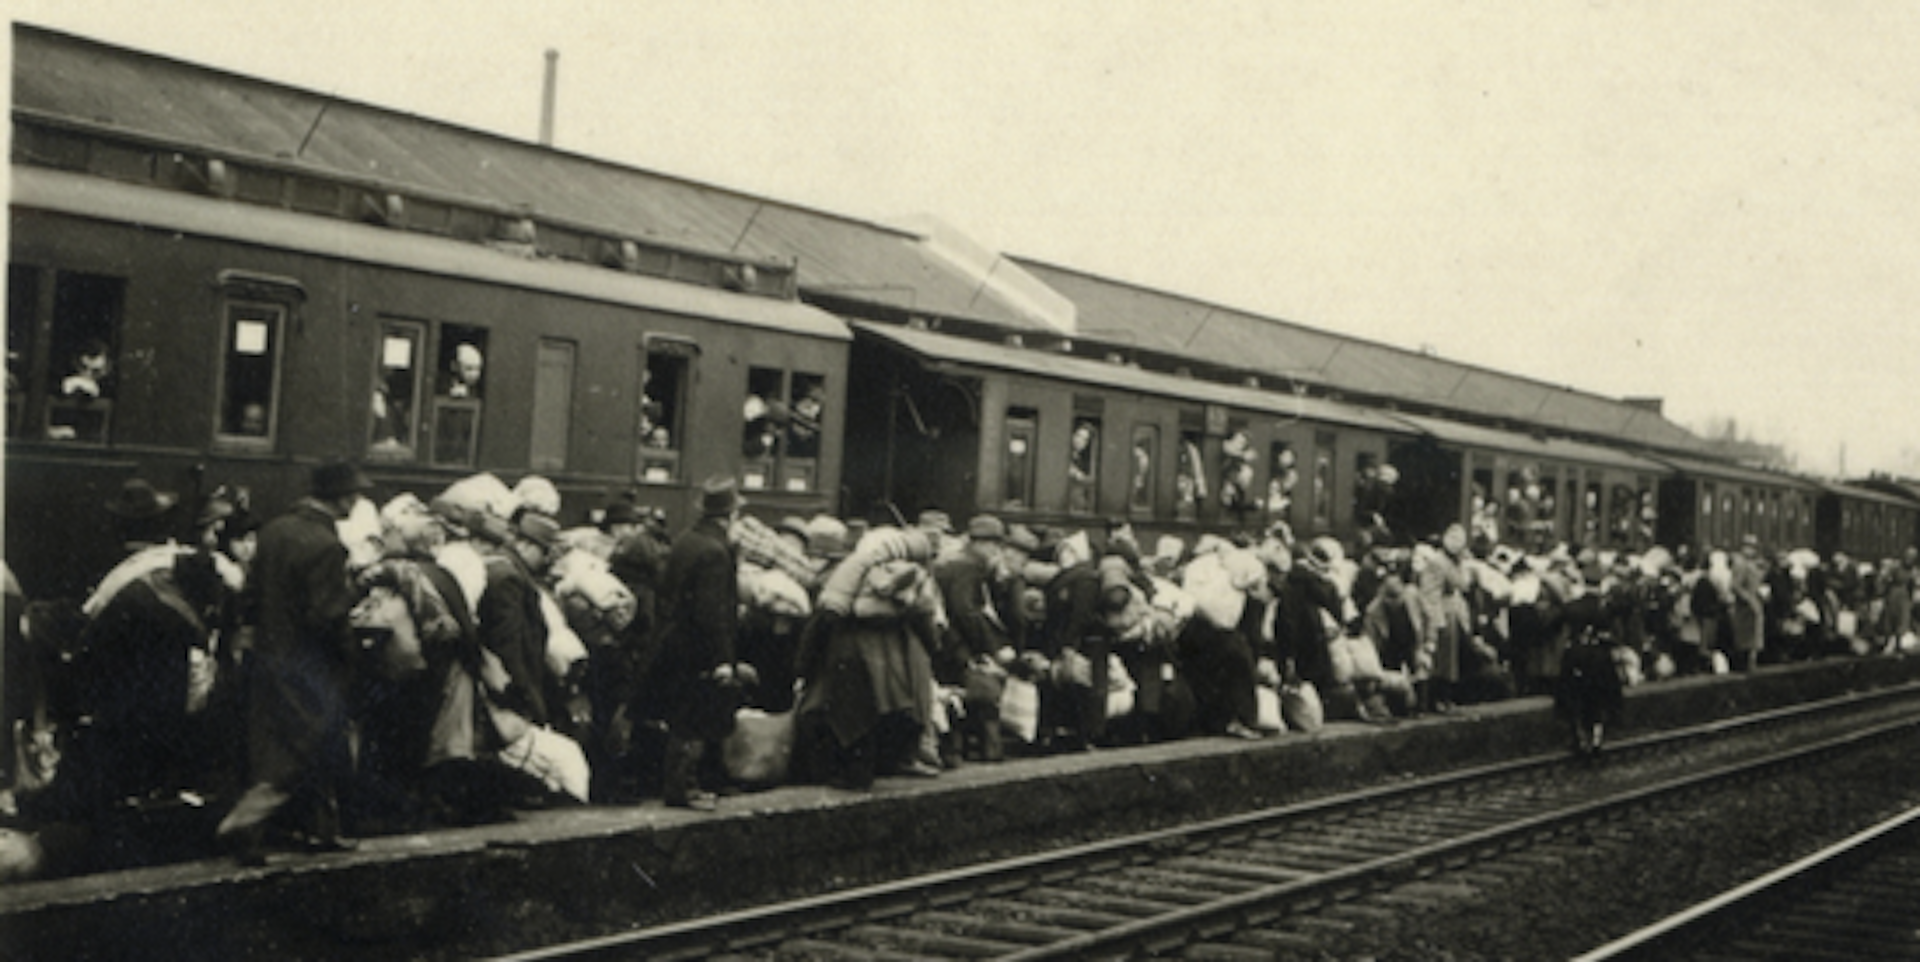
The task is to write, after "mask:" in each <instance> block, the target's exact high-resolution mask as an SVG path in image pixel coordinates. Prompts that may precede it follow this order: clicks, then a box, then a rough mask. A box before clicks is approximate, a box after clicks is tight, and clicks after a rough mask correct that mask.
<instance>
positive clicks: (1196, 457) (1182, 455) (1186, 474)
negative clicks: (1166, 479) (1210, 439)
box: [1173, 431, 1207, 521]
mask: <svg viewBox="0 0 1920 962" xmlns="http://www.w3.org/2000/svg"><path fill="white" fill-rule="evenodd" d="M1200 440H1201V434H1200V432H1199V431H1182V432H1180V451H1179V456H1178V458H1176V459H1175V461H1176V463H1175V464H1174V473H1173V511H1174V516H1175V517H1177V518H1179V519H1180V520H1182V521H1191V520H1193V518H1194V517H1195V515H1196V514H1197V513H1198V512H1199V510H1200V502H1202V501H1205V500H1206V499H1207V471H1206V468H1205V467H1204V466H1203V465H1202V464H1201V462H1200Z"/></svg>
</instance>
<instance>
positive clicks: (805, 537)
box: [774, 514, 813, 545]
mask: <svg viewBox="0 0 1920 962" xmlns="http://www.w3.org/2000/svg"><path fill="white" fill-rule="evenodd" d="M774 530H776V531H780V532H784V533H786V534H790V535H793V536H795V537H797V538H799V539H800V543H801V544H809V545H810V544H812V543H813V533H812V532H810V531H808V530H807V519H805V518H802V517H799V516H798V515H791V514H790V515H787V516H786V517H784V518H781V519H780V523H779V524H778V525H775V526H774Z"/></svg>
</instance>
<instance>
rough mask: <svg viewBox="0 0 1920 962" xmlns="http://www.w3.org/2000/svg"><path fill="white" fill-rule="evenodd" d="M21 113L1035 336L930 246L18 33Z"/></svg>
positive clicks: (403, 118) (272, 87)
mask: <svg viewBox="0 0 1920 962" xmlns="http://www.w3.org/2000/svg"><path fill="white" fill-rule="evenodd" d="M13 36H14V49H13V55H14V69H13V103H14V107H15V110H16V111H21V110H24V111H27V112H30V113H38V114H42V115H46V116H50V117H55V118H66V119H69V120H72V121H74V122H77V123H80V124H84V125H89V126H97V127H103V128H106V129H109V130H117V131H121V132H125V133H129V134H133V135H136V136H140V137H143V138H147V139H153V140H158V141H161V142H165V143H169V144H173V145H176V146H183V147H185V146H191V147H199V148H203V149H205V150H206V151H207V152H209V153H211V154H213V155H214V156H224V157H228V158H232V159H240V158H242V157H254V158H262V159H277V160H278V162H280V163H283V164H293V165H296V166H298V167H301V168H305V169H308V170H310V171H312V172H314V173H316V174H319V175H326V174H329V173H331V174H336V175H339V176H342V177H346V178H350V179H352V180H355V181H364V180H368V179H372V180H374V181H377V182H379V183H381V184H385V185H388V186H390V187H392V188H393V189H396V190H401V191H403V192H404V191H405V190H406V189H408V188H413V189H416V190H423V191H427V192H431V193H433V194H439V195H446V196H448V197H450V198H457V199H468V200H472V201H476V202H484V203H488V204H490V205H496V206H497V205H508V206H522V207H524V208H526V209H528V210H529V211H530V212H531V213H534V214H536V215H543V216H549V217H552V218H555V219H556V220H562V221H565V222H568V223H572V224H578V225H581V226H582V227H590V228H593V229H598V230H604V231H606V232H607V233H609V234H611V235H614V236H621V237H631V238H635V239H639V240H655V241H657V242H660V243H663V244H669V245H672V246H676V247H683V248H688V249H691V250H696V251H706V252H710V253H716V254H733V255H736V256H741V257H747V258H754V259H761V260H794V259H797V260H798V263H799V283H800V287H801V288H802V290H807V291H818V292H822V293H827V294H831V295H833V296H835V297H840V298H843V299H845V300H848V301H853V302H871V303H879V304H886V305H891V306H896V307H902V308H908V309H911V310H915V311H919V312H924V313H927V314H934V315H945V316H952V317H960V318H970V319H976V320H981V321H985V322H989V323H993V324H1001V325H1006V326H1009V327H1012V328H1016V329H1018V328H1032V327H1034V326H1035V325H1033V323H1032V322H1030V321H1029V320H1027V318H1026V316H1025V315H1024V314H1023V312H1022V311H1020V310H1019V309H1017V308H1016V307H1015V306H1013V305H1009V304H1005V303H1002V302H1000V301H999V300H998V299H997V298H996V297H994V296H993V293H992V292H991V291H987V292H984V293H983V292H982V291H981V290H980V285H979V284H978V283H977V282H976V281H975V280H973V279H971V278H968V277H966V276H963V275H962V274H961V273H959V272H957V271H955V270H954V269H953V268H952V267H951V266H950V265H948V264H947V263H946V262H944V261H942V260H940V259H939V258H937V257H935V256H933V255H932V254H931V253H929V252H928V251H926V250H925V249H924V247H923V245H922V244H921V243H920V238H919V236H918V235H916V234H912V233H909V232H906V231H901V230H897V229H894V228H891V227H887V226H884V225H879V224H873V223H869V222H866V221H861V220H857V219H853V218H848V217H842V216H838V215H833V214H828V213H824V212H821V211H816V210H812V209H809V208H805V207H802V206H799V205H793V204H784V203H781V202H778V201H774V200H770V199H767V198H761V197H754V196H750V195H747V194H743V193H739V192H735V191H730V190H725V189H722V188H718V187H714V186H710V185H705V184H700V183H695V182H692V181H688V180H683V179H680V178H675V177H671V176H667V175H663V174H658V173H653V172H649V171H645V170H641V169H637V168H633V167H627V166H622V165H618V164H613V163H609V162H606V161H601V160H596V159H593V158H589V157H584V156H580V155H577V154H571V153H567V152H565V151H560V150H555V149H552V148H548V147H542V146H539V145H537V144H534V143H529V142H525V141H519V140H514V139H512V138H508V137H502V136H499V135H495V134H490V133H485V132H481V131H475V130H470V129H466V128H461V127H456V126H453V125H450V124H445V123H441V122H438V121H433V120H428V119H425V118H422V117H418V116H414V115H411V114H406V113H402V112H399V111H394V110H388V109H384V108H380V107H375V106H370V105H367V104H362V103H357V102H354V101H348V100H341V99H338V98H334V97H329V96H326V95H324V94H320V93H315V92H313V91H308V90H302V89H298V88H294V87H288V86H283V85H279V84H274V83H269V82H267V81H263V80H259V79H255V78H251V77H245V76H241V75H238V74H232V73H228V72H224V71H218V70H213V69H210V68H206V67H201V66H197V65H193V64H187V63H182V62H179V61H175V60H171V59H167V58H163V57H158V56H154V55H151V54H146V53H141V52H138V51H132V50H127V49H124V48H119V47H114V46H110V45H106V44H101V43H98V42H95V41H92V40H87V39H83V38H79V37H73V36H69V35H65V34H60V33H55V32H51V31H45V30H42V29H39V28H34V27H28V26H24V25H18V24H16V25H15V27H14V33H13Z"/></svg>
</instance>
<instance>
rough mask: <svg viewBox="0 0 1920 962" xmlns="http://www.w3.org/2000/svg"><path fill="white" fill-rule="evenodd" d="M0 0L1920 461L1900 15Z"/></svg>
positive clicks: (1907, 58) (1862, 467)
mask: <svg viewBox="0 0 1920 962" xmlns="http://www.w3.org/2000/svg"><path fill="white" fill-rule="evenodd" d="M12 9H14V11H15V13H14V16H15V18H16V19H20V20H25V21H28V22H32V23H36V24H39V25H42V26H47V27H52V28H56V29H61V30H67V31H71V32H74V33H79V34H83V35H86V36H90V37H94V38H97V39H101V40H105V41H108V42H112V43H117V44H122V45H125V46H131V47H135V48H139V49H143V50H149V51H152V52H156V53H160V54H164V55H167V56H172V57H176V58H179V59H183V60H188V61H193V62H198V63H205V64H210V65H213V66H218V67H222V68H226V69H230V70H234V71H237V72H240V73H245V74H250V75H254V76H259V77H264V78H266V79H270V80H274V81H279V82H283V83H289V84H293V85H296V86H301V87H308V88H313V89H317V90H320V91H324V92H330V93H334V94H337V95H339V96H343V97H348V98H352V99H355V100H362V101H367V102H370V103H374V104H377V105H381V106H385V107H392V108H396V109H400V110H404V111H407V112H410V113H416V114H421V115H425V116H429V117H433V118H437V119H441V120H446V121H449V122H453V123H457V124H461V125H465V126H470V127H475V128H480V129H484V130H489V131H494V132H498V133H504V134H507V135H510V136H515V137H521V138H524V139H527V140H532V139H534V138H535V137H536V135H537V132H538V123H539V104H540V82H541V72H542V69H543V62H544V61H543V53H544V51H545V50H546V49H548V48H554V49H557V50H559V51H560V83H559V110H558V111H557V131H556V136H555V142H556V145H557V146H559V147H562V148H565V149H568V150H572V151H576V152H580V153H584V154H589V155H593V156H597V157H603V158H606V159H609V160H614V161H617V162H620V163H625V164H631V165H634V166H638V167H643V168H647V169H651V170H656V171H660V172H663V173H669V174H675V175H679V176H683V177H688V178H692V179H696V180H701V181H707V182H711V183H714V184H718V185H721V186H725V187H729V188H734V189H738V190H743V191H748V192H752V193H759V194H765V195H769V196H772V197H774V198H777V199H780V200H785V201H790V202H795V203H801V204H807V205H811V206H816V207H821V208H825V209H828V210H833V211H837V212H841V213H845V214H849V215H853V216H858V217H866V218H872V219H880V220H886V219H891V218H893V217H895V216H896V215H906V214H913V213H919V212H926V213H931V214H934V215H936V216H938V217H940V218H941V219H943V220H945V221H947V222H948V223H950V224H953V225H954V226H956V227H958V228H960V229H961V230H962V231H964V232H966V233H967V234H969V235H970V236H972V237H973V238H974V239H976V240H978V241H980V242H982V243H984V244H986V245H988V246H990V247H993V248H996V249H999V250H1003V251H1006V252H1009V253H1012V254H1015V255H1019V256H1025V257H1031V258H1037V259H1040V260H1045V261H1050V262H1054V263H1059V264H1062V265H1064V266H1068V267H1073V268H1078V269H1082V270H1087V271H1092V272H1094V273H1098V274H1103V275H1107V276H1111V277H1115V278H1118V279H1121V280H1124V281H1129V282H1133V283H1138V284H1143V285H1146V286H1150V287H1155V288H1161V289H1166V290H1170V291H1174V292H1177V293H1181V294H1187V295H1192V296H1195V297H1199V298H1203V299H1206V300H1210V301H1215V302H1219V303H1223V304H1226V305H1230V306H1234V307H1240V308H1245V309H1249V310H1253V311H1257V312H1260V313H1265V314H1270V315H1274V316H1278V317H1283V318H1286V319H1288V320H1293V321H1298V322H1301V323H1304V324H1309V325H1312V326H1315V327H1320V328H1325V329H1328V330H1332V331H1337V332H1341V333H1345V334H1351V335H1355V336H1359V337H1365V338H1370V339H1373V340H1378V341H1383V342H1386V343H1390V344H1396V345H1400V346H1403V347H1408V348H1418V347H1420V346H1422V345H1431V346H1432V347H1433V349H1435V350H1436V351H1438V353H1439V354H1441V355H1442V356H1444V357H1449V358H1454V359H1457V360H1462V361H1470V362H1474V363H1479V364H1485V365H1488V366H1491V367H1496V368H1500V369H1502V370H1507V371H1512V372H1515V373H1520V374H1525V375H1528V376H1532V377H1537V378H1539V379H1542V380H1546V381H1550V382H1554V383H1564V384H1570V385H1573V386H1575V387H1579V388H1582V389H1585V390H1590V391H1594V392H1597V393H1600V394H1606V395H1610V396H1616V397H1618V396H1624V395H1657V396H1661V397H1664V398H1665V399H1666V403H1667V407H1666V412H1667V414H1668V416H1669V417H1671V418H1673V419H1674V420H1676V421H1678V422H1680V423H1682V424H1684V425H1687V426H1689V427H1695V428H1698V427H1700V426H1702V424H1703V423H1704V422H1705V421H1706V420H1707V419H1709V418H1713V417H1725V416H1729V415H1731V416H1735V417H1738V418H1739V420H1740V422H1741V424H1742V425H1743V427H1745V428H1747V429H1749V430H1751V431H1753V432H1754V433H1755V434H1757V435H1758V436H1759V438H1760V439H1761V440H1765V441H1772V442H1777V443H1783V444H1786V445H1788V446H1789V447H1790V448H1792V449H1793V450H1794V451H1796V452H1797V453H1798V455H1799V457H1800V464H1801V467H1802V468H1803V469H1804V470H1809V471H1813V472H1817V473H1831V472H1834V471H1835V470H1836V469H1837V467H1838V463H1837V462H1838V458H1839V454H1840V451H1841V448H1842V446H1843V445H1844V448H1845V452H1846V454H1845V457H1846V462H1845V468H1846V472H1847V473H1848V474H1849V475H1859V474H1863V473H1865V472H1866V471H1868V470H1892V471H1900V472H1903V473H1907V474H1914V475H1920V428H1917V427H1916V426H1915V425H1916V419H1915V418H1914V417H1913V415H1912V413H1911V412H1912V411H1913V409H1914V408H1915V403H1914V401H1913V400H1912V399H1913V398H1914V396H1915V393H1916V392H1915V388H1914V385H1915V383H1916V382H1917V381H1920V377H1916V371H1917V370H1920V323H1916V321H1915V320H1914V318H1913V315H1914V313H1915V308H1916V307H1917V306H1920V57H1915V56H1914V51H1916V50H1920V4H1908V3H1887V2H1835V0H1819V2H1802V3H1770V2H1750V3H1733V2H1722V0H1689V2H1686V3H1672V2H1632V3H1629V2H1613V0H1591V2H1586V3H1571V2H1533V3H1505V2H1500V3H1494V2H1489V3H1451V2H1434V3H1424V4H1416V3H1411V2H1393V3H1384V2H1365V0H1362V2H1327V3H1309V2H1296V3H1281V2H1278V0H1267V2H1256V0H1244V2H1228V0H1218V2H1209V0H1199V2H1172V0H1161V2H1144V0H1097V2H1096V0H1066V2H1061V0H1055V2H1045V3H1032V2H1017V0H977V2H967V0H959V2H938V3H936V2H932V0H924V2H923V0H915V2H850V0H838V2H825V0H778V2H776V0H764V2H740V0H731V2H729V0H698V2H682V0H645V2H610V0H609V2H590V0H570V2H530V0H521V2H518V3H504V2H497V0H459V2H447V0H415V2H407V3H400V2H393V0H388V2H381V3H375V2H371V0H330V2H326V3H316V2H308V0H297V2H283V0H275V2H271V3H263V2H260V0H195V2H192V3H167V2H156V0H145V2H132V0H84V2H74V0H61V2H53V0H13V2H12Z"/></svg>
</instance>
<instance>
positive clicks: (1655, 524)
mask: <svg viewBox="0 0 1920 962" xmlns="http://www.w3.org/2000/svg"><path fill="white" fill-rule="evenodd" d="M1636 519H1637V521H1638V523H1639V527H1637V528H1636V529H1634V533H1633V546H1634V547H1636V548H1647V547H1651V546H1652V545H1653V539H1654V534H1655V532H1657V531H1658V530H1659V529H1660V496H1659V493H1658V492H1657V491H1655V490H1654V487H1653V485H1652V484H1651V483H1650V482H1649V481H1648V480H1647V479H1646V478H1641V479H1640V512H1639V514H1638V515H1636Z"/></svg>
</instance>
